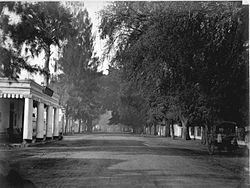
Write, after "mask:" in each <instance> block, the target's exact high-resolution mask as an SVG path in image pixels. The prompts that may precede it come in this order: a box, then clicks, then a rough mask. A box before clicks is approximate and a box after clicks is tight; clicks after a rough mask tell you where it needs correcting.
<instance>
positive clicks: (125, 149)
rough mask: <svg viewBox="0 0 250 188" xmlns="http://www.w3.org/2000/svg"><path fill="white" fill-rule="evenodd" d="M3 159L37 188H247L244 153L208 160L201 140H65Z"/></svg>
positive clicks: (12, 151) (96, 136)
mask: <svg viewBox="0 0 250 188" xmlns="http://www.w3.org/2000/svg"><path fill="white" fill-rule="evenodd" d="M1 158H2V160H5V161H8V163H9V165H10V168H13V169H15V170H17V171H18V172H19V173H20V174H21V176H22V177H24V178H25V179H28V180H30V181H32V182H33V183H34V184H35V185H36V186H37V187H126V188H127V187H129V188H130V187H192V188H193V187H214V188H215V187H227V188H228V187H247V185H248V172H247V169H246V167H247V166H248V164H247V161H248V158H247V157H246V156H245V155H243V154H242V153H236V154H234V155H228V154H221V155H218V154H216V155H214V156H209V155H208V154H207V151H206V148H205V146H203V145H201V144H200V141H193V140H191V141H183V140H171V139H169V138H163V137H162V138H160V137H143V136H134V135H116V134H93V135H75V136H66V137H64V140H63V141H56V142H52V143H47V144H43V145H36V146H32V147H28V148H14V149H9V150H8V149H2V151H1Z"/></svg>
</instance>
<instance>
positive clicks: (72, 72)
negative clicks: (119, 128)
mask: <svg viewBox="0 0 250 188" xmlns="http://www.w3.org/2000/svg"><path fill="white" fill-rule="evenodd" d="M76 5H77V4H76ZM76 5H75V4H74V3H73V4H72V5H71V6H72V9H73V10H74V14H73V19H72V25H73V28H74V30H75V31H76V33H77V34H76V36H74V37H72V38H70V39H69V41H68V43H67V44H66V46H65V48H64V49H63V52H62V57H61V58H60V59H59V62H58V64H59V68H60V69H61V70H62V71H63V74H62V75H60V77H58V78H57V79H55V81H54V85H55V86H54V87H57V86H60V87H61V85H63V86H64V87H61V88H65V90H64V92H61V98H62V99H64V100H62V101H61V104H62V105H63V106H64V107H65V109H66V119H68V118H69V117H72V118H73V119H78V120H79V121H80V123H81V122H86V123H87V127H88V131H91V130H92V120H93V119H94V118H96V117H97V116H98V115H99V113H100V111H101V105H100V104H99V102H98V97H97V96H98V91H99V87H98V79H99V77H100V76H101V75H102V73H100V72H98V71H97V67H98V65H99V60H98V58H96V57H95V54H93V36H92V32H91V30H92V23H91V22H90V19H89V17H88V12H87V10H86V9H84V7H80V8H76V7H75V6H76ZM59 89H60V88H59ZM66 122H67V121H66Z"/></svg>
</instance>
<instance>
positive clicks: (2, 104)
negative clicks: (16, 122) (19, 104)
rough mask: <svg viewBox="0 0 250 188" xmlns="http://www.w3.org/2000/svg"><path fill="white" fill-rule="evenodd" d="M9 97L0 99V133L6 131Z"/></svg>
mask: <svg viewBox="0 0 250 188" xmlns="http://www.w3.org/2000/svg"><path fill="white" fill-rule="evenodd" d="M9 112H10V104H9V99H2V98H1V99H0V133H3V132H6V131H7V130H6V129H7V128H8V127H9V118H10V116H9Z"/></svg>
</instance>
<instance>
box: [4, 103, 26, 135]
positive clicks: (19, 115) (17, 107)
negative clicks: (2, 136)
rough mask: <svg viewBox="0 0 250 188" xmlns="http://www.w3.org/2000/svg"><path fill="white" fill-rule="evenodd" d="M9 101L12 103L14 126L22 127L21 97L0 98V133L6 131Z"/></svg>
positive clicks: (22, 104)
mask: <svg viewBox="0 0 250 188" xmlns="http://www.w3.org/2000/svg"><path fill="white" fill-rule="evenodd" d="M10 102H13V103H14V118H15V119H16V120H14V122H15V123H14V128H20V129H21V128H22V124H23V106H24V100H23V99H3V98H1V99H0V114H1V115H0V133H4V132H7V128H9V118H10Z"/></svg>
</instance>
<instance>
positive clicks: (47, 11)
mask: <svg viewBox="0 0 250 188" xmlns="http://www.w3.org/2000/svg"><path fill="white" fill-rule="evenodd" d="M5 6H7V7H8V8H9V11H12V12H14V13H16V16H19V18H20V22H18V23H17V24H10V23H9V22H8V16H4V18H3V20H6V21H4V22H2V23H3V26H2V28H3V31H4V33H5V34H6V35H8V36H9V37H10V38H11V39H12V41H13V44H14V47H15V48H16V49H17V54H16V55H15V54H13V55H14V56H13V55H12V56H11V57H13V58H12V59H13V61H14V62H16V61H15V60H16V56H17V57H19V58H20V56H21V52H22V49H23V48H25V52H26V53H28V52H29V53H31V55H32V57H34V56H38V55H39V54H40V53H41V52H42V51H44V52H45V58H46V60H45V66H44V68H43V69H41V72H42V73H44V74H45V77H46V79H45V85H48V82H49V76H50V71H49V62H50V56H51V47H52V46H57V47H59V48H60V47H62V45H63V42H64V41H65V40H66V39H67V37H68V36H70V35H72V34H74V30H73V29H72V25H71V18H72V15H71V13H70V12H69V10H68V9H66V8H65V7H63V6H62V5H61V3H60V2H38V3H37V2H36V3H35V2H33V3H27V2H16V3H4V4H2V5H1V9H0V10H2V9H3V7H5ZM13 65H14V67H19V66H20V65H19V64H17V63H16V64H13Z"/></svg>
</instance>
